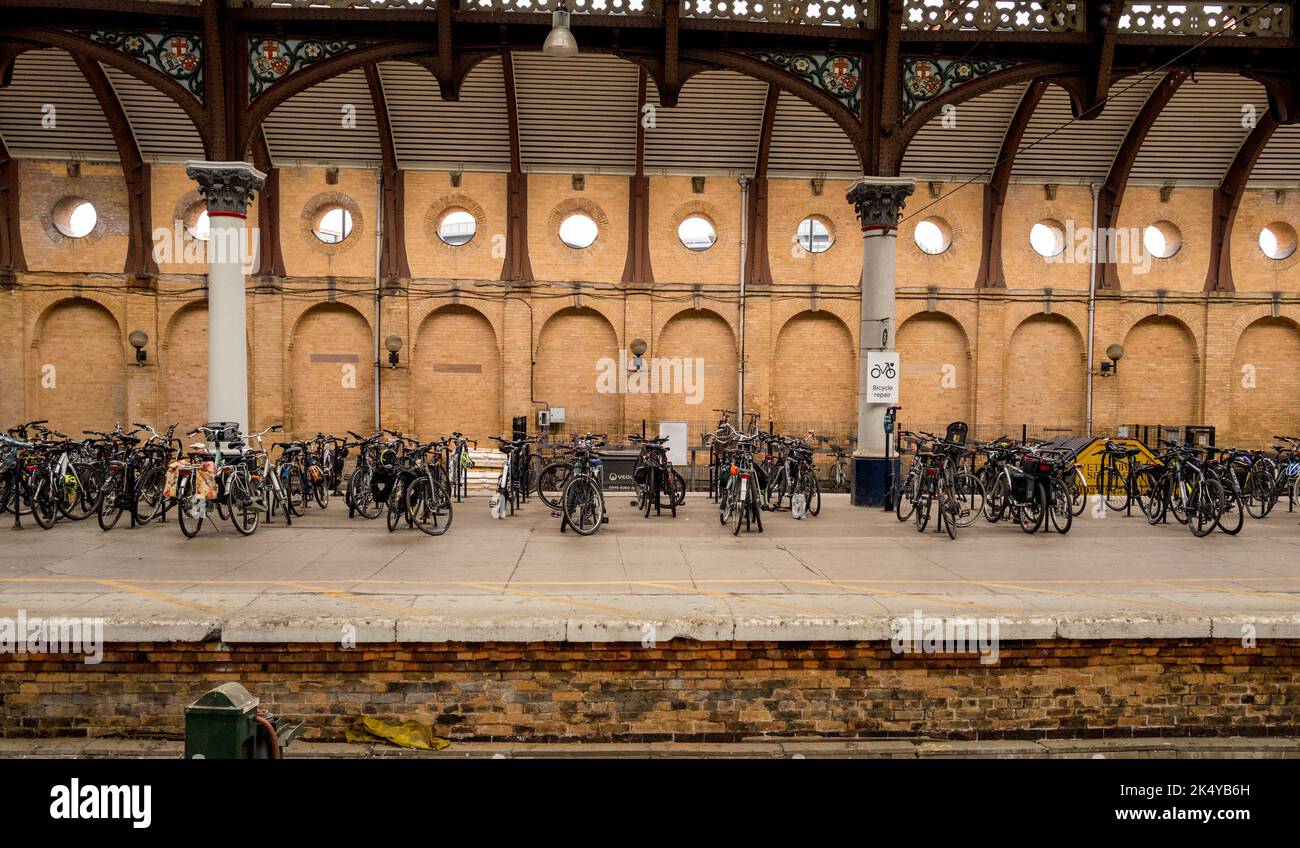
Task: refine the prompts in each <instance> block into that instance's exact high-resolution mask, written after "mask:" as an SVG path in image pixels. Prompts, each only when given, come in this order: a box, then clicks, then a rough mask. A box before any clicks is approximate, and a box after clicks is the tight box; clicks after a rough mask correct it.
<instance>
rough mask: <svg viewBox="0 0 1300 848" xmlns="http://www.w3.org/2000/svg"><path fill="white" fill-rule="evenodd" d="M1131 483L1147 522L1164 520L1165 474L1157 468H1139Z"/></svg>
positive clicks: (1135, 497)
mask: <svg viewBox="0 0 1300 848" xmlns="http://www.w3.org/2000/svg"><path fill="white" fill-rule="evenodd" d="M1129 483H1130V486H1131V488H1132V495H1133V499H1134V500H1135V501H1137V505H1138V509H1140V510H1141V511H1142V514H1143V515H1144V516H1146V520H1147V523H1148V524H1159V523H1160V522H1161V521H1162V520H1164V517H1165V497H1164V475H1163V474H1162V473H1161V472H1160V471H1159V470H1158V469H1156V468H1139V469H1138V470H1137V471H1136V472H1135V473H1134V474H1133V476H1132V477H1131V478H1130V480H1129Z"/></svg>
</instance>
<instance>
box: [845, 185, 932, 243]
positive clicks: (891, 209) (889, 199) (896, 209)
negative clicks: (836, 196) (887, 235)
mask: <svg viewBox="0 0 1300 848" xmlns="http://www.w3.org/2000/svg"><path fill="white" fill-rule="evenodd" d="M915 190H916V182H915V181H914V180H911V179H908V178H905V177H904V178H898V177H893V178H891V177H863V178H862V179H860V180H857V181H856V182H854V183H853V184H852V185H850V186H849V190H848V191H847V192H845V195H844V196H845V197H846V198H848V201H849V203H852V204H853V209H854V211H855V212H857V213H858V220H859V221H861V222H862V229H864V230H865V229H867V228H868V227H884V228H888V229H893V228H894V227H897V226H898V216H899V214H900V213H901V212H902V211H903V204H904V203H905V202H906V201H907V198H908V196H909V195H910V194H911V193H912V192H913V191H915Z"/></svg>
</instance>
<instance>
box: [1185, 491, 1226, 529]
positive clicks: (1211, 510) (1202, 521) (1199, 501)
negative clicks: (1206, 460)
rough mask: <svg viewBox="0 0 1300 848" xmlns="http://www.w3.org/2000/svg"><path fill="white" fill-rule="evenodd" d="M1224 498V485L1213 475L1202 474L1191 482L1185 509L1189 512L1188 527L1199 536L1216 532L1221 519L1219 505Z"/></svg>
mask: <svg viewBox="0 0 1300 848" xmlns="http://www.w3.org/2000/svg"><path fill="white" fill-rule="evenodd" d="M1222 498H1223V487H1222V486H1220V485H1219V481H1218V480H1215V479H1214V478H1213V477H1207V476H1205V475H1200V476H1198V477H1197V478H1196V481H1195V482H1194V483H1192V484H1191V490H1190V491H1189V492H1188V494H1187V498H1186V502H1185V504H1184V510H1185V511H1186V514H1187V522H1186V524H1187V529H1188V530H1191V531H1192V535H1193V536H1196V537H1197V538H1202V537H1204V536H1208V535H1210V534H1211V533H1213V532H1214V528H1215V525H1217V524H1218V521H1219V505H1220V502H1221V500H1222Z"/></svg>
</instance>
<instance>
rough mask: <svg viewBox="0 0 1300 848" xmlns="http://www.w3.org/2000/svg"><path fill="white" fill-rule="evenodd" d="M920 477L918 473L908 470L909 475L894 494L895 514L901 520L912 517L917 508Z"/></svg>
mask: <svg viewBox="0 0 1300 848" xmlns="http://www.w3.org/2000/svg"><path fill="white" fill-rule="evenodd" d="M920 479H921V478H920V477H918V476H917V475H916V474H914V473H912V472H911V471H908V473H907V477H905V478H904V479H903V485H902V486H900V487H899V488H898V491H897V492H896V493H895V494H894V515H896V516H897V517H898V520H899V521H906V520H907V519H909V518H911V517H912V513H913V512H914V511H915V510H916V487H917V483H918V482H919V481H920Z"/></svg>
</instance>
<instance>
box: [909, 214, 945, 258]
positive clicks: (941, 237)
mask: <svg viewBox="0 0 1300 848" xmlns="http://www.w3.org/2000/svg"><path fill="white" fill-rule="evenodd" d="M912 238H914V239H915V240H916V246H917V247H919V248H921V252H922V253H928V254H930V255H931V256H938V255H939V254H940V253H943V252H944V251H945V250H947V249H948V248H949V247H951V246H952V228H951V227H949V226H948V222H947V221H945V220H944V219H942V218H933V217H932V218H925V219H923V220H921V221H920V222H918V223H917V225H916V229H915V230H914V231H913V233H912Z"/></svg>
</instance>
